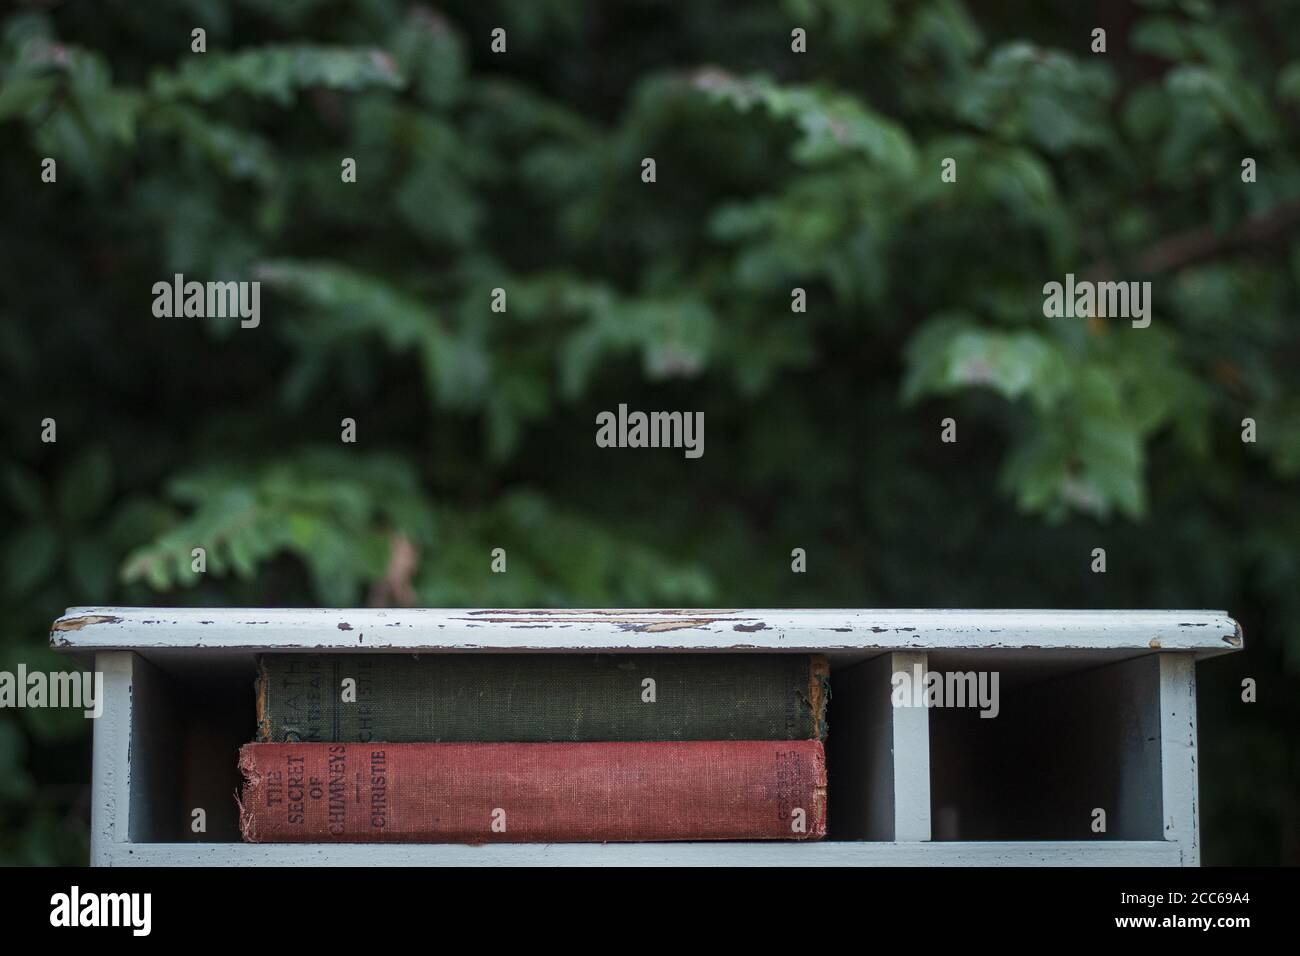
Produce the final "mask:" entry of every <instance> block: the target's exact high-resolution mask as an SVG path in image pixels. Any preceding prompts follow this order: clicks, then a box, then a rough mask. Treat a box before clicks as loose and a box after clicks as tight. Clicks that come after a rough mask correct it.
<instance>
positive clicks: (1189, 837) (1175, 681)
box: [1160, 653, 1201, 866]
mask: <svg viewBox="0 0 1300 956" xmlns="http://www.w3.org/2000/svg"><path fill="white" fill-rule="evenodd" d="M1196 767H1197V753H1196V661H1195V659H1194V658H1193V657H1192V655H1190V654H1170V653H1164V654H1161V655H1160V777H1161V797H1162V803H1163V806H1164V837H1165V839H1166V840H1171V841H1173V842H1176V843H1177V844H1178V846H1179V850H1180V852H1181V854H1182V862H1183V866H1200V865H1201V835H1200V819H1199V801H1198V793H1197V790H1198V782H1197V770H1196Z"/></svg>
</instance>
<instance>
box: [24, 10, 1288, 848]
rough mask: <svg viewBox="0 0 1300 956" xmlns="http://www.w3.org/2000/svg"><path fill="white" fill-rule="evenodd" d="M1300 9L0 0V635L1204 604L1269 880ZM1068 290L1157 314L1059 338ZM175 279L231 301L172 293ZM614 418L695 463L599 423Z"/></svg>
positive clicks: (37, 769)
mask: <svg viewBox="0 0 1300 956" xmlns="http://www.w3.org/2000/svg"><path fill="white" fill-rule="evenodd" d="M1298 18H1300V4H1298V3H1296V2H1289V0H1288V2H1282V0H1259V2H1252V3H1249V4H1236V3H1220V4H1214V3H1210V2H1207V0H1181V2H1176V0H1169V2H1145V3H1139V4H1127V3H1105V4H1101V5H1099V6H1095V7H1094V6H1093V5H1080V4H1071V3H1065V2H1060V0H1058V2H1051V3H1028V2H1010V3H1001V4H981V5H973V4H971V5H965V4H962V3H960V2H957V0H914V2H902V0H882V2H873V3H860V2H856V0H786V2H780V3H753V4H750V3H744V4H742V3H719V2H712V0H710V2H703V0H702V2H695V3H689V4H670V3H658V2H635V3H621V4H609V3H595V2H581V3H580V2H567V0H565V2H561V0H513V2H504V3H499V4H481V3H469V2H450V3H445V4H442V5H440V6H439V7H438V8H437V9H434V8H432V7H428V6H423V5H420V4H418V3H417V4H415V5H413V6H407V5H404V4H394V3H386V2H380V0H357V2H351V3H347V2H339V0H293V2H288V0H238V2H233V3H220V2H217V0H186V2H177V3H170V4H148V3H136V2H128V0H119V2H102V3H90V2H70V3H64V4H49V3H42V2H27V3H19V4H17V5H15V6H11V7H10V8H9V9H8V11H7V12H6V13H5V14H4V15H3V19H0V142H2V143H3V147H2V149H0V177H2V183H3V193H2V195H3V201H4V229H3V234H2V235H0V281H2V289H3V295H2V296H0V396H3V409H4V414H3V426H2V427H3V429H4V444H3V450H0V479H2V482H0V490H2V492H3V494H2V495H0V527H3V539H2V541H0V547H2V549H3V551H2V553H0V562H2V565H3V569H4V576H3V580H2V581H0V607H3V611H4V620H5V621H6V625H7V626H6V627H5V628H4V633H3V634H0V666H4V667H12V666H13V664H14V663H16V662H17V661H19V660H23V661H26V662H27V663H28V665H29V666H49V667H58V666H59V658H57V656H56V655H52V654H51V653H50V652H49V651H48V650H47V649H46V648H45V646H44V645H45V640H46V633H47V631H48V626H49V623H50V621H51V620H52V619H53V618H54V617H55V616H56V615H58V614H59V613H60V612H61V611H62V610H63V608H64V607H65V606H68V605H85V604H97V603H113V604H155V603H157V604H190V605H222V604H242V605H256V604H265V605H313V604H324V605H352V604H357V603H363V602H366V601H368V600H375V601H379V602H383V601H385V600H390V599H392V598H393V596H394V595H400V594H402V593H406V592H408V591H409V593H410V594H411V595H413V596H414V599H415V600H417V601H418V602H419V603H421V604H426V605H444V606H456V605H467V606H475V605H478V606H492V605H511V604H514V605H529V604H532V605H574V606H582V605H607V606H608V605H630V606H638V605H639V606H646V605H704V604H713V605H718V606H782V605H784V606H818V605H822V606H827V605H829V606H995V607H996V606H1027V607H1188V606H1191V607H1214V608H1227V609H1229V610H1230V611H1231V612H1232V613H1233V614H1235V615H1236V616H1238V617H1239V618H1240V619H1241V620H1242V621H1243V622H1244V624H1245V627H1246V634H1247V644H1248V651H1247V652H1246V653H1244V654H1239V655H1235V656H1232V657H1229V658H1222V659H1219V660H1216V661H1212V662H1209V663H1206V664H1205V665H1203V666H1202V667H1201V669H1200V679H1201V710H1202V713H1201V717H1202V723H1201V729H1202V740H1203V743H1204V752H1203V757H1202V761H1201V769H1202V790H1203V796H1204V815H1203V833H1204V845H1205V859H1206V860H1207V862H1262V863H1269V862H1278V861H1281V860H1286V861H1289V862H1292V863H1295V862H1297V861H1300V753H1298V748H1300V743H1298V739H1300V693H1298V691H1300V586H1297V581H1300V548H1298V547H1297V545H1298V544H1300V494H1297V490H1298V484H1297V478H1298V477H1300V387H1298V386H1300V332H1298V331H1297V330H1298V329H1300V325H1298V324H1297V316H1298V309H1300V295H1298V294H1297V293H1298V291H1300V290H1298V286H1297V283H1298V281H1300V238H1298V237H1297V233H1296V228H1295V227H1296V224H1297V222H1300V214H1298V213H1300V135H1298V134H1297V127H1296V115H1297V109H1298V108H1300V34H1297V33H1296V31H1295V29H1294V24H1295V23H1296V22H1297V19H1298ZM196 26H202V27H204V28H205V29H206V30H207V42H208V52H207V53H205V54H196V53H192V52H191V51H190V42H191V41H190V36H191V35H190V31H191V30H192V29H193V28H194V27H196ZM497 26H504V27H505V28H507V31H508V52H507V53H506V54H505V55H500V56H497V55H493V54H492V53H491V52H490V50H489V42H490V40H489V37H490V32H491V30H492V29H493V28H494V27H497ZM1098 26H1101V27H1104V28H1106V29H1107V34H1108V36H1107V43H1108V49H1107V52H1106V53H1105V54H1104V55H1103V54H1095V53H1093V52H1091V49H1090V46H1091V42H1092V30H1093V28H1094V27H1098ZM794 27H802V28H804V29H806V30H807V33H808V52H807V53H806V54H803V55H800V54H794V53H792V52H791V51H790V31H791V30H792V29H793V28H794ZM46 156H50V157H55V158H56V159H57V162H58V181H57V183H56V184H43V183H42V182H41V181H40V167H41V160H42V158H43V157H46ZM647 156H652V157H654V158H655V160H656V162H657V176H658V181H657V182H656V183H654V184H645V183H643V182H642V181H641V178H640V164H641V160H642V158H643V157H647ZM344 157H352V158H355V160H356V162H357V169H358V178H357V182H356V183H355V184H343V183H342V182H341V181H340V163H341V161H342V159H343V158H344ZM949 157H950V158H953V159H956V160H957V170H958V180H957V182H956V183H946V182H942V181H941V179H940V175H939V173H940V169H941V162H942V161H943V160H944V159H945V158H949ZM1244 157H1251V158H1253V159H1254V160H1255V161H1256V163H1257V165H1258V181H1257V182H1253V183H1243V181H1242V177H1241V163H1242V159H1243V158H1244ZM1067 272H1073V273H1076V274H1079V275H1080V276H1086V275H1100V276H1109V277H1112V278H1116V279H1123V280H1150V281H1151V282H1152V284H1153V289H1154V298H1155V304H1154V319H1153V322H1152V325H1151V327H1150V328H1148V329H1132V328H1130V327H1129V325H1128V323H1127V322H1124V321H1122V320H1115V319H1111V320H1105V319H1102V320H1092V321H1089V320H1086V319H1045V318H1044V317H1043V312H1042V301H1043V299H1042V296H1043V285H1044V283H1046V282H1050V281H1061V280H1063V278H1064V276H1065V274H1066V273H1067ZM174 273H184V274H185V275H186V277H187V278H191V279H200V280H240V279H259V280H261V281H262V283H263V297H262V313H263V319H262V322H261V325H260V326H259V327H258V328H256V329H240V328H239V327H238V324H237V323H236V322H234V321H231V320H222V319H158V318H155V317H153V315H152V313H151V303H152V294H151V291H150V290H151V288H152V285H153V283H155V282H157V281H160V280H164V281H165V280H170V278H171V277H172V275H173V274H174ZM795 286H798V287H801V288H804V289H805V290H806V291H807V297H808V309H807V312H806V313H805V314H792V312H791V308H790V303H791V291H790V290H791V289H792V288H793V287H795ZM498 287H499V288H503V289H505V290H506V292H507V295H508V309H507V311H506V312H504V313H494V312H492V311H491V309H490V301H491V295H492V290H493V289H494V288H498ZM619 402H627V403H629V405H630V407H632V408H643V409H660V408H663V409H683V410H687V409H688V410H692V411H696V410H698V411H703V412H704V413H705V417H706V424H707V429H706V437H707V442H706V446H705V447H706V454H705V455H704V457H703V458H702V459H699V460H697V461H691V460H686V459H684V458H683V457H682V456H681V455H680V454H678V453H675V452H655V451H649V450H643V451H623V452H611V451H608V450H604V451H602V450H600V449H597V448H595V446H594V441H593V436H594V421H595V415H596V413H597V412H598V411H601V410H605V409H612V408H616V407H617V404H618V403H619ZM949 416H951V417H953V418H955V419H956V420H957V422H958V423H959V424H958V438H959V440H958V442H957V443H956V444H942V443H941V442H940V441H939V428H940V426H939V422H940V420H941V419H942V418H945V417H949ZM47 417H48V418H54V419H56V420H57V428H58V442H57V443H56V444H43V443H42V442H41V441H40V431H41V424H40V423H41V421H42V419H45V418H47ZM344 417H352V418H355V420H356V422H357V427H358V436H359V440H358V442H357V443H356V444H355V445H344V444H342V443H341V442H340V441H339V429H340V424H339V423H340V421H341V419H342V418H344ZM1245 417H1251V418H1254V419H1255V420H1256V422H1257V424H1258V436H1259V438H1258V442H1257V443H1255V444H1245V443H1243V442H1242V440H1241V427H1242V426H1241V422H1242V419H1243V418H1245ZM198 546H202V547H205V548H206V549H207V552H208V567H207V572H206V574H203V575H197V574H194V573H193V571H192V570H191V557H190V555H191V550H192V548H194V547H198ZM496 547H501V548H505V549H506V551H507V553H508V555H509V571H508V573H507V574H504V575H498V574H491V573H490V572H489V562H490V552H491V550H492V549H493V548H496ZM793 547H803V548H806V549H807V551H808V555H809V558H808V573H807V574H804V575H795V574H791V573H790V570H789V561H790V557H789V555H790V550H791V548H793ZM1094 547H1105V548H1106V549H1107V552H1108V573H1107V574H1105V575H1099V574H1092V573H1090V570H1089V564H1090V554H1091V549H1092V548H1094ZM412 553H413V554H414V555H415V560H414V561H413V562H406V563H403V562H402V561H399V560H397V556H398V555H400V554H408V555H409V554H412ZM395 577H396V578H397V579H398V580H394V578H395ZM1246 676H1250V677H1254V678H1256V679H1257V680H1258V681H1259V687H1260V691H1259V693H1260V702H1259V703H1257V704H1253V705H1246V704H1243V703H1241V702H1240V699H1239V684H1240V681H1241V679H1242V678H1243V677H1246ZM88 736H89V734H88V726H87V723H86V722H85V721H84V720H82V719H80V718H78V717H75V716H69V715H68V714H67V713H63V712H56V711H26V710H25V711H21V712H18V711H13V712H5V713H3V714H0V860H5V861H10V862H26V863H47V862H76V861H79V860H81V859H84V854H85V849H86V837H85V827H86V814H87V808H86V794H85V786H84V783H85V781H86V779H87V777H88V773H89V761H88V756H87V754H88Z"/></svg>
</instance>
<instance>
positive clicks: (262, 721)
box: [240, 654, 271, 766]
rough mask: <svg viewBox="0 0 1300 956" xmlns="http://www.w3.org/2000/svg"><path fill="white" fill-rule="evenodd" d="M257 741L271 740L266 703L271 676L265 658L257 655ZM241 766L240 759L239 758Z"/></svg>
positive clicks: (268, 710) (269, 710)
mask: <svg viewBox="0 0 1300 956" xmlns="http://www.w3.org/2000/svg"><path fill="white" fill-rule="evenodd" d="M255 686H256V689H257V690H256V692H257V739H258V741H259V742H260V743H269V742H270V740H271V708H270V706H269V704H268V703H267V696H268V694H269V693H270V688H271V675H270V673H268V671H267V669H266V658H265V656H263V655H261V654H259V655H258V657H257V683H256V685H255ZM240 763H241V766H242V763H243V761H242V758H241V761H240Z"/></svg>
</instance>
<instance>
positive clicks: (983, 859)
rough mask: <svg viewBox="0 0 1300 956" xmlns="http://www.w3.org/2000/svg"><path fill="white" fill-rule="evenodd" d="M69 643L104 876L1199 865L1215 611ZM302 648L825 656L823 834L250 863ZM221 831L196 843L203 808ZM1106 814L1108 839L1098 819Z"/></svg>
mask: <svg viewBox="0 0 1300 956" xmlns="http://www.w3.org/2000/svg"><path fill="white" fill-rule="evenodd" d="M50 641H51V645H52V646H53V647H55V648H56V649H58V650H61V651H64V652H66V653H69V654H71V655H73V656H74V657H75V658H77V659H78V660H80V661H81V662H82V663H83V664H85V665H86V666H93V667H94V668H95V669H97V670H99V671H102V672H103V673H104V678H105V696H106V699H105V707H104V713H103V715H102V716H101V717H100V718H99V719H98V720H97V721H96V724H95V740H94V764H93V771H92V776H93V780H92V789H93V801H94V802H93V808H92V820H91V830H92V832H91V862H92V863H94V864H96V865H105V866H123V865H160V864H174V865H218V866H246V865H302V864H305V865H326V864H350V865H356V864H365V865H421V866H423V865H464V864H470V865H498V866H511V865H549V864H555V865H566V864H592V865H623V864H647V865H663V866H691V865H710V864H726V865H811V866H824V865H1000V864H1011V865H1016V864H1019V865H1048V864H1054V865H1069V866H1084V865H1094V864H1096V865H1130V864H1132V865H1138V864H1142V865H1175V866H1176V865H1196V864H1198V863H1199V858H1200V857H1199V835H1198V832H1197V759H1196V675H1195V663H1196V661H1197V660H1199V659H1201V658H1205V657H1212V656H1215V655H1218V654H1224V653H1229V652H1232V651H1235V650H1238V649H1240V648H1241V646H1242V634H1241V629H1240V627H1239V626H1238V625H1237V623H1236V622H1235V621H1233V620H1232V619H1231V618H1230V617H1228V616H1227V615H1226V614H1224V613H1223V612H1219V611H1048V610H701V609H688V610H613V609H592V610H520V609H499V610H442V609H439V610H432V609H431V610H375V609H351V608H350V609H228V608H227V609H205V608H198V609H195V608H71V609H69V610H68V612H67V613H66V614H65V615H64V616H63V617H61V618H59V619H58V620H57V621H56V622H55V623H54V626H53V628H52V630H51V633H50ZM264 651H278V652H301V653H349V652H362V653H398V654H400V653H405V654H448V653H493V652H512V653H594V652H600V653H629V652H642V653H645V652H653V653H690V652H693V651H694V652H709V653H722V652H725V653H773V652H777V653H782V652H789V653H812V652H817V653H823V654H826V655H827V657H828V658H829V659H830V661H831V671H832V672H831V704H830V711H829V715H828V718H829V725H830V736H829V739H828V741H827V753H828V766H829V769H830V784H829V819H830V833H829V835H828V839H826V840H824V841H820V842H816V843H786V842H772V843H662V844H651V843H641V844H563V845H529V844H494V845H487V846H460V845H362V844H345V845H332V844H312V845H290V844H286V845H249V844H244V843H240V842H237V840H238V832H237V827H236V818H235V806H234V801H233V798H232V795H233V793H234V792H235V789H236V788H237V786H238V771H237V767H236V752H237V750H238V747H239V745H240V744H242V743H244V742H246V741H247V740H249V739H251V738H252V736H253V723H254V717H253V714H254V709H253V676H254V659H255V656H256V655H257V654H258V653H261V652H264ZM915 667H920V668H921V670H922V671H923V672H924V671H927V670H935V671H940V672H951V671H972V670H975V671H996V672H998V674H999V678H1000V696H1001V713H1000V714H999V716H998V717H997V718H996V719H992V720H987V719H982V718H980V717H979V715H978V711H976V710H971V709H947V710H945V709H928V708H924V707H900V708H896V707H894V706H892V704H891V701H890V691H891V683H890V680H891V676H892V675H893V674H894V673H896V672H898V671H905V672H908V673H911V672H912V671H913V668H915ZM195 807H203V808H204V809H205V810H206V812H207V815H208V831H207V833H206V834H197V835H195V834H190V832H189V823H190V819H191V818H190V814H191V810H192V809H193V808H195ZM1098 807H1099V808H1102V809H1104V810H1105V811H1106V815H1107V829H1106V832H1105V833H1100V834H1099V833H1094V832H1093V831H1092V822H1093V810H1094V808H1098Z"/></svg>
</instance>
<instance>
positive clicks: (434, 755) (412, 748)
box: [239, 740, 826, 843]
mask: <svg viewBox="0 0 1300 956" xmlns="http://www.w3.org/2000/svg"><path fill="white" fill-rule="evenodd" d="M239 766H240V769H241V770H242V771H243V773H244V789H243V794H242V799H241V801H240V828H241V830H242V832H243V834H244V839H245V840H247V841H249V842H251V843H317V842H319V843H584V842H616V841H642V840H645V841H650V840H814V839H818V838H820V837H822V836H825V834H826V757H825V754H824V752H823V750H822V745H821V741H818V740H773V741H767V740H732V741H681V742H671V743H482V744H478V743H438V744H341V743H340V744H332V743H289V744H247V745H245V746H244V747H243V748H242V749H241V750H240V754H239Z"/></svg>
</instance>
